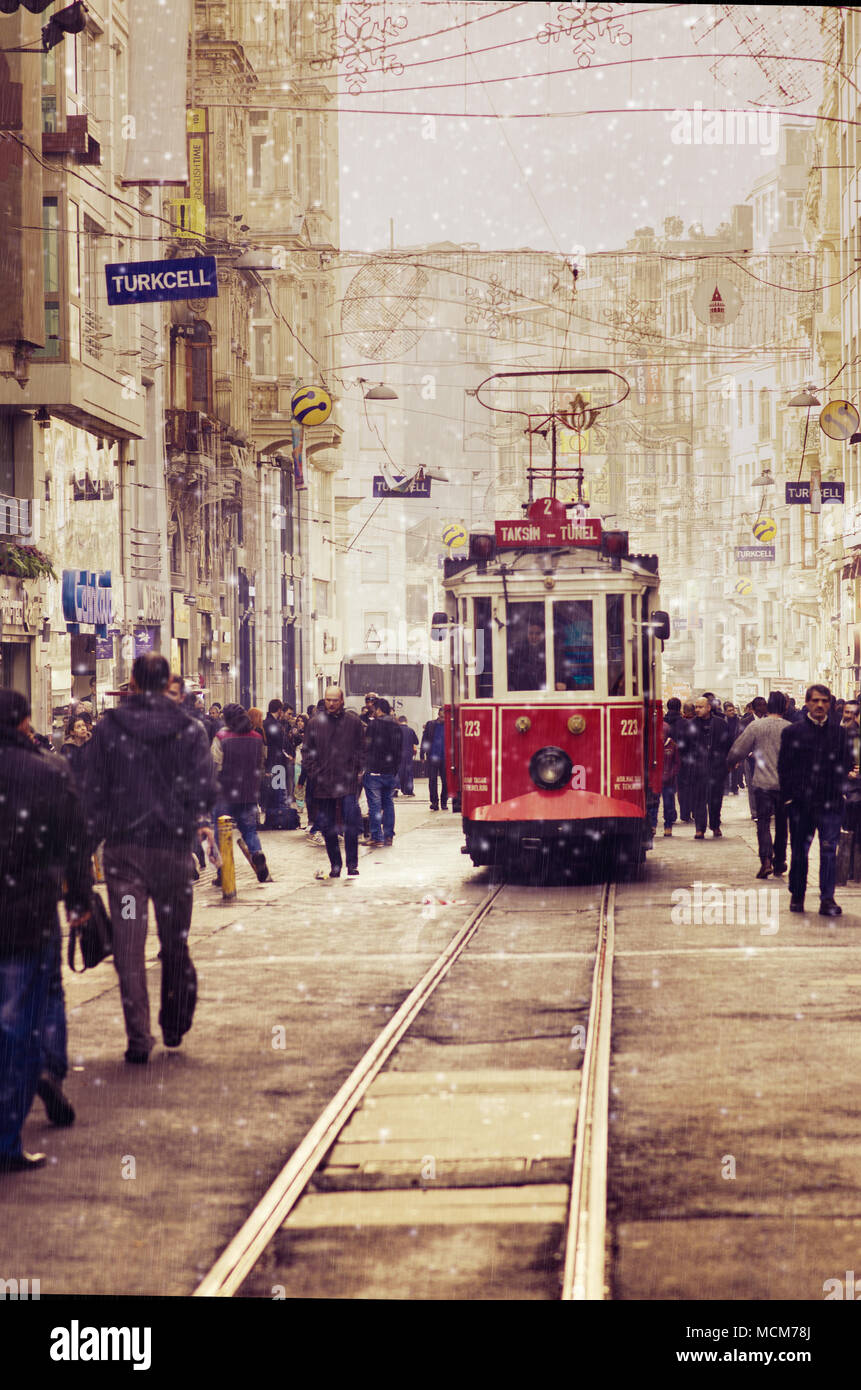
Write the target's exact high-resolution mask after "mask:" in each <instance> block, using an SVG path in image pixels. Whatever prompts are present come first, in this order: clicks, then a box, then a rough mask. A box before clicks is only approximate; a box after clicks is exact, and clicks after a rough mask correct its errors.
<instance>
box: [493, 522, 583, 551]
mask: <svg viewBox="0 0 861 1390" xmlns="http://www.w3.org/2000/svg"><path fill="white" fill-rule="evenodd" d="M495 526H496V544H497V547H498V548H499V549H500V550H530V549H538V548H540V547H541V546H545V545H586V546H589V547H590V548H595V549H597V547H598V546H599V545H600V544H601V522H600V520H599V519H598V517H597V516H590V517H584V518H583V519H582V520H574V521H568V520H565V521H557V520H556V519H554V518H552V517H548V518H547V520H546V521H543V520H542V521H497V522H496V523H495Z"/></svg>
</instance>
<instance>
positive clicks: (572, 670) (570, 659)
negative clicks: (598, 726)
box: [553, 599, 595, 690]
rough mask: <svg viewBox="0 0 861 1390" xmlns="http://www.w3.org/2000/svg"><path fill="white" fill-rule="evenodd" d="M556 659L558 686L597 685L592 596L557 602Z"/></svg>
mask: <svg viewBox="0 0 861 1390" xmlns="http://www.w3.org/2000/svg"><path fill="white" fill-rule="evenodd" d="M553 663H554V669H555V673H556V689H557V690H594V689H595V660H594V632H593V621H592V600H591V599H566V600H565V601H563V602H561V603H554V605H553Z"/></svg>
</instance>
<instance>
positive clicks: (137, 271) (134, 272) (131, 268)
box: [105, 256, 218, 304]
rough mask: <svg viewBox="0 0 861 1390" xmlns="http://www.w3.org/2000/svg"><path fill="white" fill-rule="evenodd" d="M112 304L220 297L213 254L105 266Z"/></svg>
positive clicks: (109, 301)
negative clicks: (173, 259)
mask: <svg viewBox="0 0 861 1390" xmlns="http://www.w3.org/2000/svg"><path fill="white" fill-rule="evenodd" d="M105 279H106V280H107V284H108V303H109V304H156V303H158V302H159V301H160V300H163V299H217V298H218V275H217V272H216V265H215V257H214V256H184V257H181V258H180V259H179V260H175V261H128V262H124V263H116V264H114V265H106V266H105Z"/></svg>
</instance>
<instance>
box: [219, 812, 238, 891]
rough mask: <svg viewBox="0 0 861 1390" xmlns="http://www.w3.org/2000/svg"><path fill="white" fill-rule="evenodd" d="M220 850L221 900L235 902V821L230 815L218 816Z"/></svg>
mask: <svg viewBox="0 0 861 1390" xmlns="http://www.w3.org/2000/svg"><path fill="white" fill-rule="evenodd" d="M218 851H219V853H220V855H221V901H222V902H225V903H230V902H233V899H234V898H235V897H236V865H235V864H234V862H233V821H232V820H231V819H230V816H219V817H218Z"/></svg>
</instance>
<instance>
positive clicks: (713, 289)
mask: <svg viewBox="0 0 861 1390" xmlns="http://www.w3.org/2000/svg"><path fill="white" fill-rule="evenodd" d="M741 306H742V298H741V295H740V294H739V292H738V289H737V287H736V286H735V285H734V284H733V282H732V280H727V278H726V277H725V276H723V275H714V276H712V277H711V278H710V279H708V280H700V282H699V284H698V285H697V287H696V289H695V290H694V293H693V296H692V299H691V308H692V309H693V311H694V313H695V315H696V317H697V318H698V319H699V321H700V323H704V324H706V325H707V326H708V327H709V328H727V327H728V326H729V325H730V324H731V323H735V321H736V319H737V318H738V316H739V313H740V311H741Z"/></svg>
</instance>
